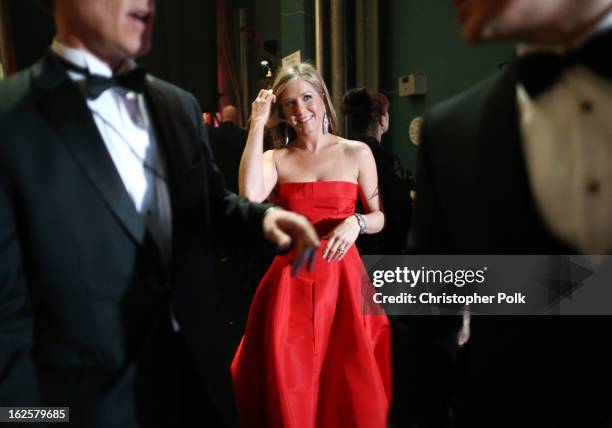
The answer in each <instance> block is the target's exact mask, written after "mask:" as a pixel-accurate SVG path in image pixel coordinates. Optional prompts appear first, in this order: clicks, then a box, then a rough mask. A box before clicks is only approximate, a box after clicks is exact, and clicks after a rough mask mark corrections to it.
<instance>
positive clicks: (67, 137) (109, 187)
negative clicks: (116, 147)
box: [33, 53, 146, 243]
mask: <svg viewBox="0 0 612 428" xmlns="http://www.w3.org/2000/svg"><path fill="white" fill-rule="evenodd" d="M33 79H34V83H35V84H36V85H37V86H38V87H39V88H40V89H41V90H42V96H41V97H40V99H39V102H38V108H39V111H40V112H41V114H42V115H43V117H44V118H45V119H46V120H47V122H48V123H49V125H50V126H51V127H52V128H53V129H54V130H55V132H56V134H57V136H58V138H59V139H60V140H61V142H62V143H63V144H64V145H65V146H66V148H67V149H68V150H69V151H70V153H72V155H73V156H74V158H75V160H76V162H77V163H78V164H79V165H80V166H81V168H82V171H83V174H84V175H85V176H87V178H88V179H89V180H90V181H91V182H92V184H93V186H94V187H95V188H96V189H98V191H99V192H100V194H101V195H102V197H103V198H104V200H105V201H106V204H107V205H108V207H109V209H110V210H111V211H112V212H113V213H114V215H115V216H116V218H117V219H118V220H119V221H120V222H121V224H123V226H124V227H125V228H126V230H127V231H128V233H129V234H130V235H131V236H132V238H133V239H134V240H136V241H137V242H138V243H142V242H143V239H144V235H145V227H146V224H145V219H144V217H143V216H141V215H140V214H139V213H138V212H137V211H136V208H135V207H134V203H133V202H132V200H131V198H130V196H129V195H128V193H127V190H126V189H125V186H124V185H123V182H122V181H121V177H120V176H119V173H118V172H117V169H116V167H115V165H114V163H113V160H112V159H111V157H110V155H109V153H108V150H107V149H106V146H105V145H104V141H103V140H102V137H101V136H100V133H99V131H98V129H97V127H96V124H95V122H94V120H93V118H92V115H91V112H90V111H89V109H88V108H87V104H86V102H85V99H84V97H83V94H82V93H81V91H80V89H79V88H78V86H77V85H76V84H75V83H74V82H72V81H71V80H70V78H69V77H68V76H67V75H66V72H65V71H64V70H63V68H62V67H61V65H60V64H59V63H58V61H57V60H56V59H55V58H54V56H53V55H52V54H50V53H49V54H47V55H46V56H45V57H44V58H43V59H42V60H41V61H40V62H39V63H38V64H37V65H36V66H35V68H34V71H33Z"/></svg>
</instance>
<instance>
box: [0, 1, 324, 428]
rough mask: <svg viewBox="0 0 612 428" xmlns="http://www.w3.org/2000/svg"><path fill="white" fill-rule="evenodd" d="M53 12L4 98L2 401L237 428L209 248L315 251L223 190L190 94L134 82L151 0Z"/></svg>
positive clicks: (85, 421)
mask: <svg viewBox="0 0 612 428" xmlns="http://www.w3.org/2000/svg"><path fill="white" fill-rule="evenodd" d="M46 3H47V6H48V7H50V9H51V11H52V14H53V17H54V21H55V25H56V28H57V36H56V38H55V40H54V42H53V45H52V46H51V49H50V50H49V52H47V53H46V54H45V55H44V57H43V58H42V59H41V60H40V61H39V62H38V63H36V64H35V65H34V66H33V67H31V68H29V69H26V70H24V71H22V72H20V73H18V74H17V75H15V76H11V77H9V78H8V79H5V80H4V81H2V82H0V136H1V137H0V349H1V352H0V373H1V375H0V403H2V406H33V405H44V406H69V407H70V412H71V414H70V422H71V424H72V425H71V426H78V427H93V426H97V427H157V426H159V427H170V426H181V427H190V426H234V425H236V424H237V421H236V415H235V412H234V403H233V394H232V386H231V380H230V376H229V360H228V357H229V355H228V354H227V352H226V351H227V350H226V348H225V346H224V340H225V337H224V322H223V318H224V315H223V312H222V310H221V308H220V305H219V296H218V295H219V292H218V289H217V285H216V281H215V275H214V272H213V268H212V256H211V248H212V247H213V244H214V239H215V237H216V238H217V239H218V238H221V239H224V240H225V239H230V238H231V237H232V235H237V236H238V237H239V238H241V239H242V240H243V241H250V240H257V239H258V238H259V237H263V236H265V237H267V238H269V239H270V240H271V241H273V242H274V243H275V244H276V245H277V246H279V247H286V246H287V245H289V244H290V242H291V241H292V242H293V243H294V244H295V245H297V247H298V252H299V253H300V254H302V255H304V254H307V253H308V251H307V249H309V248H312V246H316V245H318V238H317V236H316V234H315V232H314V230H313V229H312V227H311V226H310V225H309V224H308V223H307V221H306V220H305V219H304V218H303V217H300V216H296V215H295V214H292V213H289V212H286V211H283V210H280V209H270V208H269V207H268V206H265V205H256V204H251V203H248V202H247V201H246V200H244V199H242V198H239V197H238V196H236V195H234V194H232V193H230V192H229V191H227V190H226V188H225V186H224V182H223V178H222V177H221V175H220V174H219V172H218V169H217V168H216V167H215V165H214V163H213V161H212V155H211V152H210V147H209V144H208V138H207V135H206V132H205V129H204V127H203V124H202V121H201V119H200V118H201V110H200V108H199V106H198V104H197V102H196V101H195V99H194V98H193V96H191V95H190V94H188V93H186V92H184V91H182V90H181V89H179V88H177V87H175V86H172V85H170V84H169V83H166V82H163V81H161V80H159V79H156V78H155V77H153V76H150V75H146V74H145V73H144V72H143V71H142V70H141V69H139V68H138V67H137V66H136V64H135V63H134V59H135V58H137V57H139V56H140V55H142V54H144V53H146V52H147V51H148V50H149V48H150V36H151V32H152V28H153V21H154V15H155V3H154V2H153V1H152V0H59V1H49V2H46ZM301 260H304V259H303V258H302V257H298V259H297V262H296V263H298V264H299V263H301Z"/></svg>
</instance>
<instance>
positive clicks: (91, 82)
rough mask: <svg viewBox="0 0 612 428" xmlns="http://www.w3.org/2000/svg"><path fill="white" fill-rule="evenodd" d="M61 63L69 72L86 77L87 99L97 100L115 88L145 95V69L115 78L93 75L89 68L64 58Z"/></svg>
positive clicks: (60, 59) (138, 69)
mask: <svg viewBox="0 0 612 428" xmlns="http://www.w3.org/2000/svg"><path fill="white" fill-rule="evenodd" d="M59 61H60V62H61V63H62V64H63V65H64V67H66V68H67V69H68V70H70V71H74V72H76V73H79V74H82V75H83V76H85V96H86V97H87V99H90V100H95V99H96V98H98V97H99V96H100V95H102V93H103V92H104V91H106V90H107V89H110V88H112V87H114V86H120V87H122V88H126V89H129V90H130V91H134V92H137V93H139V94H141V93H143V92H144V90H145V81H146V77H147V72H146V71H145V69H144V68H141V67H138V68H135V69H133V70H131V71H129V72H127V73H123V74H119V75H116V76H113V77H105V76H100V75H98V74H91V73H90V72H89V70H88V69H87V68H84V67H79V66H78V65H76V64H73V63H71V62H69V61H66V60H65V59H63V58H59Z"/></svg>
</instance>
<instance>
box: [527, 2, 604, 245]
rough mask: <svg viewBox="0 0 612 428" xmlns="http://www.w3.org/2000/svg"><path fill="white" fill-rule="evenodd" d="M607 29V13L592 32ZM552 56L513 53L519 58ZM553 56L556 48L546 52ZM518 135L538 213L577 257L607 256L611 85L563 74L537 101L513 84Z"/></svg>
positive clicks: (579, 71) (585, 73) (577, 72)
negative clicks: (581, 254)
mask: <svg viewBox="0 0 612 428" xmlns="http://www.w3.org/2000/svg"><path fill="white" fill-rule="evenodd" d="M608 30H612V13H610V14H608V15H607V16H606V17H605V18H604V19H602V21H601V22H600V24H599V25H598V26H597V27H596V29H595V31H594V32H593V34H595V33H599V32H601V31H608ZM542 50H551V48H548V49H544V48H541V47H535V46H525V45H522V46H519V55H524V54H526V53H529V52H534V51H542ZM552 50H555V51H557V52H559V51H562V49H558V48H557V49H552ZM516 94H517V100H518V108H519V118H520V119H519V120H520V131H521V135H522V143H523V150H524V153H525V157H526V163H527V171H528V174H529V180H530V183H531V187H532V189H533V192H534V195H535V199H536V204H537V206H538V209H539V211H540V213H541V215H542V217H543V219H544V221H545V223H546V224H547V225H548V227H549V228H550V230H551V231H552V232H553V233H554V234H555V235H557V236H558V237H559V238H561V239H563V240H564V241H566V242H568V243H569V244H571V245H573V246H574V247H576V248H577V249H578V250H579V251H581V252H582V253H584V254H605V253H607V252H609V251H611V250H612V80H608V79H605V78H603V77H600V76H598V75H596V74H594V73H593V72H592V71H590V70H589V69H587V68H586V67H584V66H581V65H575V66H573V67H571V68H569V69H568V70H567V71H566V72H565V73H564V74H563V76H562V78H561V79H560V80H559V81H558V82H557V83H556V84H555V86H554V87H552V88H551V89H550V90H549V91H548V92H546V93H544V94H542V95H540V96H538V97H537V98H536V99H532V98H530V97H529V95H528V94H527V92H526V91H525V88H524V87H523V86H522V85H520V84H519V85H517V90H516Z"/></svg>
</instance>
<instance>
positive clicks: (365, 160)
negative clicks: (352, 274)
mask: <svg viewBox="0 0 612 428" xmlns="http://www.w3.org/2000/svg"><path fill="white" fill-rule="evenodd" d="M353 144H356V146H355V147H354V148H351V150H352V152H351V156H355V159H356V161H357V166H358V171H359V172H358V174H359V175H358V177H357V183H358V185H359V193H360V197H361V201H362V203H363V206H364V209H365V211H366V214H365V215H362V218H363V220H364V222H365V231H364V233H377V232H380V231H381V230H382V228H383V226H384V224H385V215H384V214H383V212H382V211H381V204H380V195H379V191H378V176H377V174H376V162H374V156H373V155H372V151H371V150H370V148H369V147H368V146H367V145H365V144H363V143H353ZM360 230H361V227H360V225H359V221H358V219H357V215H352V216H350V217H348V218H347V219H345V220H344V221H343V222H342V223H340V224H339V225H338V226H336V227H335V228H334V230H332V231H331V232H330V233H329V234H328V235H327V236H326V238H327V239H328V241H327V245H326V246H325V249H324V251H323V258H324V259H326V260H340V259H342V258H343V257H344V255H345V254H346V251H348V248H349V247H350V246H351V245H353V243H354V242H355V241H356V240H357V237H358V236H359V233H360Z"/></svg>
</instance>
